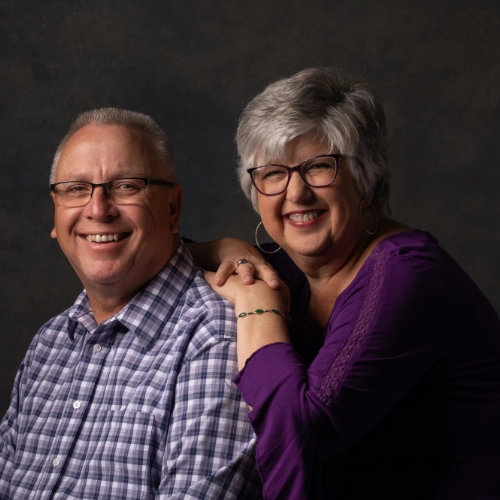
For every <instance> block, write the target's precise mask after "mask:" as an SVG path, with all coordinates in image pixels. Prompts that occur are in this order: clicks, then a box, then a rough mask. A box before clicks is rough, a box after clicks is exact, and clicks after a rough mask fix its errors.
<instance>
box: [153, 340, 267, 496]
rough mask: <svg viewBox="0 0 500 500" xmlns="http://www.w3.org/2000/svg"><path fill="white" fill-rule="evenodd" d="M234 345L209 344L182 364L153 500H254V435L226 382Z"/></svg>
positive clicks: (257, 491)
mask: <svg viewBox="0 0 500 500" xmlns="http://www.w3.org/2000/svg"><path fill="white" fill-rule="evenodd" d="M236 372H237V364H236V348H235V343H234V340H233V341H231V340H229V339H223V340H214V341H213V342H212V343H211V344H210V345H207V346H205V347H203V348H202V349H201V350H199V351H197V352H196V354H195V355H194V356H193V357H192V358H190V359H189V361H187V362H186V361H185V362H184V366H183V367H182V369H181V371H180V373H179V378H178V382H177V390H176V398H175V406H174V409H173V412H172V416H171V422H170V428H169V434H168V437H167V446H166V450H165V454H164V461H163V472H162V481H161V484H160V487H159V489H158V493H157V497H156V498H158V499H167V498H168V499H191V498H192V499H200V498H206V499H212V498H224V499H235V500H236V499H260V498H262V496H261V490H262V486H261V482H260V478H259V475H258V472H257V469H256V464H255V444H256V440H255V435H254V433H253V430H252V428H251V426H250V424H249V422H248V407H247V405H246V404H245V402H244V401H243V399H242V397H241V394H240V393H239V391H238V389H237V388H236V387H235V385H234V384H233V383H232V382H231V378H232V377H233V376H234V374H235V373H236Z"/></svg>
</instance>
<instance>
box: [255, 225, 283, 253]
mask: <svg viewBox="0 0 500 500" xmlns="http://www.w3.org/2000/svg"><path fill="white" fill-rule="evenodd" d="M261 225H262V221H260V222H259V223H258V224H257V227H256V228H255V243H257V247H258V248H259V250H260V251H261V252H264V253H276V252H279V251H280V250H281V247H278V248H277V249H276V250H273V251H272V252H270V251H269V250H264V249H263V248H262V247H261V246H260V244H259V238H258V236H257V233H258V232H259V227H260V226H261Z"/></svg>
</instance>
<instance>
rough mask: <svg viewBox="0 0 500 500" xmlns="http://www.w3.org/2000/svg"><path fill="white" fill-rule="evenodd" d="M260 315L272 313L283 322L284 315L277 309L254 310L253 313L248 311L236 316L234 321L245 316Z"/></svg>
mask: <svg viewBox="0 0 500 500" xmlns="http://www.w3.org/2000/svg"><path fill="white" fill-rule="evenodd" d="M262 313H274V314H277V315H278V316H281V317H282V318H283V319H284V320H285V321H286V318H285V315H284V314H282V313H280V312H279V311H278V309H255V311H250V312H241V313H240V314H238V316H236V319H240V318H244V317H245V316H251V315H252V314H262Z"/></svg>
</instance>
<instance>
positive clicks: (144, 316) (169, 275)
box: [68, 242, 197, 349]
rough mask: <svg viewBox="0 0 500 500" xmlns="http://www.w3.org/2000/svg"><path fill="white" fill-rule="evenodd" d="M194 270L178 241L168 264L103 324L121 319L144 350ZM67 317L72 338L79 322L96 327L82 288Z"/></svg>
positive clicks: (188, 282)
mask: <svg viewBox="0 0 500 500" xmlns="http://www.w3.org/2000/svg"><path fill="white" fill-rule="evenodd" d="M196 271H197V268H196V266H195V264H194V261H193V258H192V257H191V254H190V253H189V252H188V251H187V249H186V248H185V246H184V244H183V243H182V242H181V243H180V244H179V246H178V247H177V250H176V251H175V253H174V254H173V255H172V257H171V258H170V260H169V261H168V263H167V265H166V266H165V267H164V268H163V269H162V270H161V271H160V272H159V273H158V274H157V275H156V276H155V277H154V278H153V279H152V280H151V281H149V282H148V283H147V284H146V285H145V287H144V288H143V289H142V290H141V291H139V292H138V293H137V295H136V296H135V297H134V298H133V299H132V300H131V301H130V302H129V303H128V304H127V305H126V306H125V307H124V308H123V309H122V310H121V311H119V312H118V313H116V314H115V315H114V316H112V317H111V318H109V319H107V320H106V321H104V322H103V323H102V325H106V324H109V323H111V322H116V321H118V322H120V323H121V324H122V325H124V326H125V327H126V328H127V329H128V330H129V331H130V332H131V333H133V334H134V335H137V337H138V339H139V340H140V342H141V343H142V344H143V346H144V347H145V348H146V349H147V348H148V347H149V345H150V344H151V343H152V342H154V340H155V339H156V337H157V336H158V335H159V333H160V332H161V331H162V329H163V327H164V325H165V323H166V322H167V321H168V319H169V318H170V316H171V315H172V313H173V312H174V310H175V308H176V306H177V304H178V302H179V300H180V299H181V297H182V295H183V294H184V293H185V292H186V290H187V289H188V288H189V286H190V284H191V282H192V281H193V279H194V277H195V274H196ZM68 316H69V324H68V335H69V337H70V338H71V339H72V340H73V338H74V334H75V330H76V327H77V326H78V324H80V325H81V326H83V327H84V328H85V329H86V330H88V331H90V332H92V331H93V330H95V329H96V328H97V325H96V323H95V320H94V317H93V315H92V310H91V308H90V302H89V299H88V296H87V293H86V291H85V290H84V291H83V292H82V293H81V294H80V295H79V296H78V298H77V299H76V301H75V303H74V305H73V306H72V307H71V308H70V309H69V311H68ZM99 326H100V325H99Z"/></svg>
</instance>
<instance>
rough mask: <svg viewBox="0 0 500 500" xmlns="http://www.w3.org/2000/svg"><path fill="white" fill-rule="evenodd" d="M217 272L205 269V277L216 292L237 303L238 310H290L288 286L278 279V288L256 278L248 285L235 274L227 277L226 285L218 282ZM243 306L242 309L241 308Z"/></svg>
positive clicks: (283, 311) (285, 311) (286, 311)
mask: <svg viewBox="0 0 500 500" xmlns="http://www.w3.org/2000/svg"><path fill="white" fill-rule="evenodd" d="M216 277H217V274H216V273H212V272H210V271H205V279H206V280H207V282H208V284H209V285H210V286H211V287H212V289H213V290H214V292H216V293H217V294H219V295H220V296H221V297H224V298H225V299H226V300H228V301H229V302H231V303H233V304H234V305H235V308H238V309H237V312H242V311H244V312H248V311H250V310H253V309H252V308H254V309H269V308H274V309H278V310H279V311H280V312H282V313H283V314H288V312H289V311H290V293H289V290H288V287H287V286H286V285H285V283H284V282H283V281H281V280H278V288H277V289H276V288H271V287H270V286H269V285H268V284H267V283H266V282H265V281H262V280H254V282H253V284H252V285H251V286H247V285H246V284H244V283H243V281H242V280H241V279H240V278H239V277H238V276H237V275H235V274H232V275H230V276H228V277H227V278H226V279H225V282H224V285H222V286H221V285H218V284H217V282H216ZM239 308H241V310H239Z"/></svg>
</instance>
